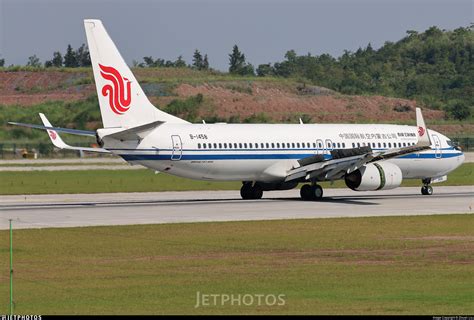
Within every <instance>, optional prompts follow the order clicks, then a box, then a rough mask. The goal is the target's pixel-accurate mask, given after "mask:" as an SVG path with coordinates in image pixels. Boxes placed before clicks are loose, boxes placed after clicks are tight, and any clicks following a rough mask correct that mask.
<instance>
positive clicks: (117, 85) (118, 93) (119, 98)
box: [99, 64, 132, 115]
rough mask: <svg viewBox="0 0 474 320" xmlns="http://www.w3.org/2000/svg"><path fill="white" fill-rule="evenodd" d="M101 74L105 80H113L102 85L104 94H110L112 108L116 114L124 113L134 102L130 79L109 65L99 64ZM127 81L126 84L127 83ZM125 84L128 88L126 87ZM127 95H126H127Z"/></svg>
mask: <svg viewBox="0 0 474 320" xmlns="http://www.w3.org/2000/svg"><path fill="white" fill-rule="evenodd" d="M99 67H100V70H101V71H100V75H101V76H102V78H104V79H105V80H109V81H111V82H112V85H113V86H111V85H110V84H106V85H105V86H103V87H102V95H103V96H104V97H105V96H109V106H110V109H112V111H113V112H114V113H116V114H119V115H120V114H124V113H125V112H127V111H128V109H129V108H130V103H131V102H132V92H131V91H130V90H131V88H130V80H128V79H127V78H123V77H122V75H121V74H120V72H118V71H117V69H115V68H113V67H107V66H103V65H101V64H99ZM125 82H126V84H125ZM125 85H126V86H127V88H125ZM125 96H126V97H125Z"/></svg>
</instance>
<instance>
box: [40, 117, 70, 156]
mask: <svg viewBox="0 0 474 320" xmlns="http://www.w3.org/2000/svg"><path fill="white" fill-rule="evenodd" d="M39 116H40V118H41V121H43V124H44V126H45V127H52V125H51V123H50V122H49V120H48V118H46V116H45V115H44V114H42V113H40V114H39ZM46 131H48V135H49V138H50V139H51V142H52V143H53V144H54V146H55V147H56V148H59V149H64V148H67V147H68V145H67V144H66V143H64V141H63V139H61V137H60V136H59V134H58V132H57V131H55V130H49V129H47V130H46Z"/></svg>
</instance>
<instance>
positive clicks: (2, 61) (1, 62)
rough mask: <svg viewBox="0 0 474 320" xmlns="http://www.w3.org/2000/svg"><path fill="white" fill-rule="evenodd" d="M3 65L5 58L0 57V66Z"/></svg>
mask: <svg viewBox="0 0 474 320" xmlns="http://www.w3.org/2000/svg"><path fill="white" fill-rule="evenodd" d="M4 66H5V59H0V67H4Z"/></svg>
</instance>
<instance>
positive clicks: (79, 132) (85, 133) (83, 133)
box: [8, 122, 95, 137]
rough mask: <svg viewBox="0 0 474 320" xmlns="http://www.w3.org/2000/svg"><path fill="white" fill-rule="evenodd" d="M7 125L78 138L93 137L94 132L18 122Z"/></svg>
mask: <svg viewBox="0 0 474 320" xmlns="http://www.w3.org/2000/svg"><path fill="white" fill-rule="evenodd" d="M8 124H11V125H14V126H20V127H26V128H33V129H42V130H54V131H58V132H64V133H69V134H74V135H78V136H88V137H95V131H87V130H76V129H68V128H60V127H53V126H51V125H49V126H41V125H38V124H29V123H20V122H8Z"/></svg>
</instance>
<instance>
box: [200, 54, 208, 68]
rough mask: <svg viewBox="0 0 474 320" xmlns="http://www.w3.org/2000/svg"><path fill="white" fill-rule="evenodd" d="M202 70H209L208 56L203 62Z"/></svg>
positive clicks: (205, 56)
mask: <svg viewBox="0 0 474 320" xmlns="http://www.w3.org/2000/svg"><path fill="white" fill-rule="evenodd" d="M202 68H203V69H204V70H209V60H208V58H207V54H205V55H204V59H203V60H202Z"/></svg>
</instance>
